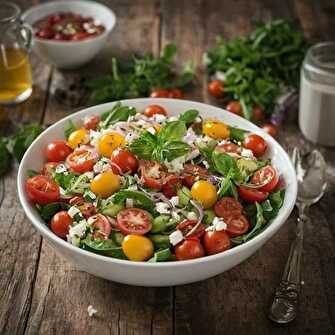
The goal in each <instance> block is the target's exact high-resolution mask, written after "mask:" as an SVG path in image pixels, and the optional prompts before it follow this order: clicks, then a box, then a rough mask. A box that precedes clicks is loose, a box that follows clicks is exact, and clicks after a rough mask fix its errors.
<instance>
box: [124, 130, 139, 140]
mask: <svg viewBox="0 0 335 335" xmlns="http://www.w3.org/2000/svg"><path fill="white" fill-rule="evenodd" d="M137 138H138V134H137V133H135V132H129V133H127V135H126V142H127V143H132V142H133V141H135V140H136V139H137Z"/></svg>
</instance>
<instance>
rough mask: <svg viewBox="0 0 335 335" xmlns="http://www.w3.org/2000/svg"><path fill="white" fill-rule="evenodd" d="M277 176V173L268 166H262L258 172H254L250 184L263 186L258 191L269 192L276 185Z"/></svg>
mask: <svg viewBox="0 0 335 335" xmlns="http://www.w3.org/2000/svg"><path fill="white" fill-rule="evenodd" d="M278 181H279V175H278V173H277V171H276V170H275V169H274V168H273V167H272V166H270V165H267V166H264V167H263V168H261V169H260V170H258V171H256V173H255V174H254V176H253V177H252V178H251V182H252V183H253V184H255V185H260V184H264V183H265V185H264V186H262V187H260V188H259V189H258V190H259V191H262V192H270V191H272V190H274V189H275V188H276V186H277V184H278Z"/></svg>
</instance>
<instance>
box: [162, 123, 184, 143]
mask: <svg viewBox="0 0 335 335" xmlns="http://www.w3.org/2000/svg"><path fill="white" fill-rule="evenodd" d="M186 130H187V128H186V125H185V122H183V121H179V120H178V121H172V122H167V123H166V124H165V125H164V127H162V129H161V131H160V132H159V135H158V142H159V144H164V143H165V142H167V141H173V140H181V138H182V137H183V135H184V134H185V132H186Z"/></svg>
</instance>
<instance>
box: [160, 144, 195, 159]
mask: <svg viewBox="0 0 335 335" xmlns="http://www.w3.org/2000/svg"><path fill="white" fill-rule="evenodd" d="M189 150H190V146H189V145H188V144H187V143H185V142H182V141H168V142H166V143H165V144H164V146H163V147H162V148H160V150H159V151H158V154H157V160H159V161H161V162H164V161H168V162H171V161H172V160H174V159H176V158H178V157H180V156H184V155H186V154H187V153H188V152H189Z"/></svg>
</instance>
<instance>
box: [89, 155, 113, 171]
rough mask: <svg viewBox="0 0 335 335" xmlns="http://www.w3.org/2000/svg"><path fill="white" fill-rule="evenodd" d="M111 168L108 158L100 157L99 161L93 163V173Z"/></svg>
mask: <svg viewBox="0 0 335 335" xmlns="http://www.w3.org/2000/svg"><path fill="white" fill-rule="evenodd" d="M111 169H112V167H111V164H110V162H109V160H108V159H105V158H102V159H101V160H100V161H98V162H97V163H95V164H94V166H93V171H94V172H95V173H101V172H106V171H110V170H111Z"/></svg>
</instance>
